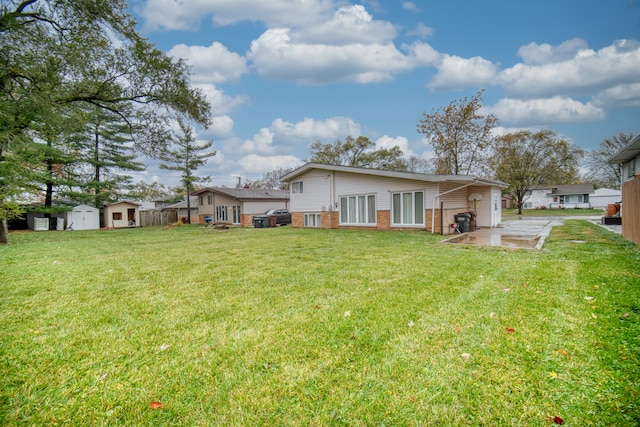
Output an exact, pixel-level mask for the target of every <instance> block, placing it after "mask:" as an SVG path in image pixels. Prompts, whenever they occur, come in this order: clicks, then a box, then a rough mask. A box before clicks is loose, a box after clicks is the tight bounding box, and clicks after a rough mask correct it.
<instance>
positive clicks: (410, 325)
mask: <svg viewBox="0 0 640 427" xmlns="http://www.w3.org/2000/svg"><path fill="white" fill-rule="evenodd" d="M413 325H414V323H413V320H409V327H410V328H413Z"/></svg>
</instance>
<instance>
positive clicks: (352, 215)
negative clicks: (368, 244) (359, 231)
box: [349, 197, 356, 223]
mask: <svg viewBox="0 0 640 427" xmlns="http://www.w3.org/2000/svg"><path fill="white" fill-rule="evenodd" d="M349 222H350V223H354V222H356V198H355V197H349Z"/></svg>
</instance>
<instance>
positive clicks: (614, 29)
mask: <svg viewBox="0 0 640 427" xmlns="http://www.w3.org/2000/svg"><path fill="white" fill-rule="evenodd" d="M129 5H130V12H131V13H132V15H133V16H134V18H135V19H136V21H137V22H138V30H139V32H140V33H141V34H142V35H143V36H144V37H146V38H147V39H149V40H150V41H151V42H152V43H154V44H155V45H156V47H158V48H159V49H161V50H163V51H165V52H166V53H167V54H168V55H170V56H172V57H174V58H182V59H183V60H184V61H186V62H187V63H188V64H189V65H190V66H191V67H192V76H191V81H192V84H193V85H194V86H195V87H197V88H200V89H201V90H202V91H203V92H204V93H205V94H206V96H207V99H208V101H209V102H210V103H211V105H212V111H213V117H212V125H211V126H210V127H209V128H208V129H197V135H196V138H197V140H198V141H207V140H213V141H214V144H215V149H216V150H217V154H216V156H215V157H213V158H210V159H209V160H208V162H207V164H206V165H205V166H202V167H201V168H199V169H198V170H197V172H196V174H197V175H200V176H203V175H209V176H211V177H212V181H210V182H209V183H208V184H207V185H210V186H234V185H235V184H236V182H237V179H238V177H241V180H242V182H243V183H244V182H246V181H247V180H257V179H260V178H261V177H262V176H263V175H264V174H265V173H266V172H269V171H272V170H274V169H278V168H291V167H297V166H300V165H302V164H303V163H304V161H305V159H308V158H309V157H310V151H309V145H310V144H312V143H313V142H315V141H321V142H323V143H333V142H335V141H336V140H341V141H344V140H345V139H346V137H347V136H353V137H357V136H360V135H364V136H367V137H368V138H369V139H370V140H372V141H374V142H375V143H376V146H377V147H379V148H382V147H392V146H394V145H397V146H399V147H400V148H401V149H402V151H403V152H404V153H405V155H407V156H409V155H416V156H419V157H423V158H425V159H429V158H431V156H432V149H431V147H430V146H429V145H428V144H427V143H426V141H425V140H424V138H423V137H422V135H421V134H419V133H418V132H417V130H416V128H417V125H418V123H419V121H420V119H421V118H422V115H423V113H432V112H434V111H436V110H438V109H440V108H443V107H445V106H447V105H448V104H450V103H451V102H452V101H456V100H461V99H463V98H465V97H471V96H473V95H474V94H476V93H477V92H478V91H480V90H484V93H483V109H482V111H481V112H482V113H483V114H493V115H495V116H496V117H497V118H498V120H499V127H498V128H496V130H495V131H496V133H497V134H500V133H505V132H510V131H515V130H519V129H551V130H553V131H555V132H556V133H558V134H559V135H560V136H562V137H564V138H567V139H569V140H571V141H572V142H573V143H574V144H575V145H577V146H579V147H581V148H583V149H585V150H591V149H596V148H597V147H598V145H599V143H600V142H601V141H602V140H603V139H605V138H610V137H612V136H614V135H618V134H619V133H620V132H625V133H633V134H636V135H637V134H639V133H640V0H562V1H558V0H535V1H532V0H529V1H510V0H495V1H477V0H457V1H450V0H424V1H418V0H416V1H413V2H409V1H398V0H362V1H360V2H357V1H347V0H134V1H130V3H129ZM146 163H147V165H148V168H147V171H146V172H144V173H143V174H139V175H136V174H134V175H133V177H134V181H136V182H137V181H139V180H144V181H145V182H147V183H151V182H152V181H154V180H155V181H158V182H160V183H162V184H164V185H168V186H174V185H178V183H179V181H180V176H179V172H175V171H167V170H161V169H159V168H158V167H157V164H155V162H153V161H152V160H147V161H146Z"/></svg>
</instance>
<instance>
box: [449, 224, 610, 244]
mask: <svg viewBox="0 0 640 427" xmlns="http://www.w3.org/2000/svg"><path fill="white" fill-rule="evenodd" d="M566 219H581V220H587V221H592V222H595V223H597V224H599V223H600V217H599V216H566V217H520V218H514V219H509V220H507V221H504V222H502V223H501V224H500V226H498V227H495V228H481V229H479V230H476V231H473V232H470V233H464V234H461V235H456V236H453V237H450V238H448V239H447V240H445V242H447V243H462V244H467V245H478V246H502V247H506V248H515V249H540V248H542V245H543V244H544V241H545V239H546V238H547V236H548V235H549V233H550V232H551V229H552V228H553V227H555V226H557V225H562V224H563V223H564V220H566ZM612 231H615V230H612Z"/></svg>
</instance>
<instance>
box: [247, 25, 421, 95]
mask: <svg viewBox="0 0 640 427" xmlns="http://www.w3.org/2000/svg"><path fill="white" fill-rule="evenodd" d="M424 50H425V49H418V48H415V49H413V50H412V51H410V52H409V55H405V54H403V53H402V52H400V51H399V50H398V49H396V47H395V46H394V45H393V43H390V42H389V43H386V44H379V43H374V44H362V43H354V44H349V45H343V46H333V45H327V44H304V43H294V42H292V39H291V36H290V30H288V29H283V28H280V29H270V30H267V31H265V33H264V34H262V35H261V36H260V37H259V38H258V39H257V40H254V41H253V42H252V43H251V49H250V52H249V53H248V54H247V56H248V58H250V59H251V60H252V61H253V65H254V66H255V68H256V70H257V72H258V74H261V75H263V76H265V77H267V78H271V79H278V80H293V81H296V82H298V83H301V84H322V83H330V82H352V83H377V82H382V81H386V80H391V79H392V78H393V75H394V74H395V73H398V72H402V71H409V70H411V69H413V68H414V67H415V65H416V64H417V63H420V61H423V58H421V57H420V58H419V57H417V56H415V55H416V54H417V53H424Z"/></svg>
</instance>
